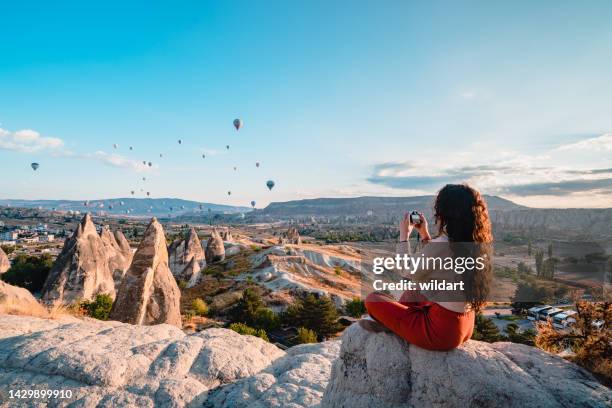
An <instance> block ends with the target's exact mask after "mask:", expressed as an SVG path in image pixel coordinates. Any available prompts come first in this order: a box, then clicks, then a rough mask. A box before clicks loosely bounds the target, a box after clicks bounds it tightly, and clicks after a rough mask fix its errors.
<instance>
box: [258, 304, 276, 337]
mask: <svg viewBox="0 0 612 408" xmlns="http://www.w3.org/2000/svg"><path fill="white" fill-rule="evenodd" d="M253 326H254V327H256V328H259V329H264V330H265V331H270V330H276V329H278V328H279V327H280V317H279V315H277V314H276V313H274V312H273V311H272V310H271V309H269V308H267V307H262V308H260V309H258V310H257V311H256V312H255V318H254V320H253Z"/></svg>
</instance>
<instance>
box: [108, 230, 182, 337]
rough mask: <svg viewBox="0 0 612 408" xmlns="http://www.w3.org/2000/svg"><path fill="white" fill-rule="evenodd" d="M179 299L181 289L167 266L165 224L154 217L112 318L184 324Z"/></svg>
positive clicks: (176, 324)
mask: <svg viewBox="0 0 612 408" xmlns="http://www.w3.org/2000/svg"><path fill="white" fill-rule="evenodd" d="M180 299H181V292H180V291H179V288H178V286H177V284H176V281H175V279H174V277H173V276H172V273H171V272H170V268H169V267H168V251H167V249H166V237H165V235H164V230H163V227H162V226H161V224H160V223H159V222H157V219H155V218H153V219H152V220H151V223H150V224H149V226H148V228H147V230H146V231H145V234H144V237H143V239H142V241H141V242H140V245H139V246H138V249H137V250H136V253H135V254H134V259H133V260H132V264H131V266H130V268H129V270H128V271H127V272H126V274H125V276H124V277H123V280H122V281H121V286H120V287H119V291H118V293H117V299H116V301H115V304H114V305H113V310H112V311H111V319H113V320H119V321H122V322H126V323H132V324H142V325H151V324H160V323H168V324H172V325H175V326H177V327H181V312H180Z"/></svg>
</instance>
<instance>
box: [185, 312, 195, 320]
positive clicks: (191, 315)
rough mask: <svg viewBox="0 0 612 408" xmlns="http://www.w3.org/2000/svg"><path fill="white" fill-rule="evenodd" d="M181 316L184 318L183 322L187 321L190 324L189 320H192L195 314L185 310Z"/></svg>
mask: <svg viewBox="0 0 612 408" xmlns="http://www.w3.org/2000/svg"><path fill="white" fill-rule="evenodd" d="M183 316H185V320H187V321H188V322H190V321H191V320H193V318H194V317H195V312H194V311H193V310H191V309H190V310H187V311H186V312H185V313H184V314H183Z"/></svg>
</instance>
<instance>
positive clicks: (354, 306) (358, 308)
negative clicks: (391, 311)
mask: <svg viewBox="0 0 612 408" xmlns="http://www.w3.org/2000/svg"><path fill="white" fill-rule="evenodd" d="M344 309H345V310H346V314H347V315H349V316H351V317H361V316H362V315H363V314H364V313H365V312H366V307H365V303H364V302H363V300H361V299H359V298H357V297H356V298H353V299H351V300H349V301H348V302H346V304H345V305H344Z"/></svg>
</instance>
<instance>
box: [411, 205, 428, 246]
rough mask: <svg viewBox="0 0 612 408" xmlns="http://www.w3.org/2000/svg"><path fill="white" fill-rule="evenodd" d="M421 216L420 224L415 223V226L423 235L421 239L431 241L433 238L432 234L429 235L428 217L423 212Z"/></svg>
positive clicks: (420, 213)
mask: <svg viewBox="0 0 612 408" xmlns="http://www.w3.org/2000/svg"><path fill="white" fill-rule="evenodd" d="M418 214H419V217H421V222H420V223H418V224H413V225H414V228H415V229H416V230H417V232H418V233H419V235H420V236H421V241H429V240H431V236H430V235H429V229H428V226H427V218H425V215H423V213H422V212H419V213H418Z"/></svg>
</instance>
